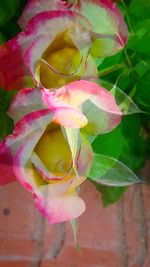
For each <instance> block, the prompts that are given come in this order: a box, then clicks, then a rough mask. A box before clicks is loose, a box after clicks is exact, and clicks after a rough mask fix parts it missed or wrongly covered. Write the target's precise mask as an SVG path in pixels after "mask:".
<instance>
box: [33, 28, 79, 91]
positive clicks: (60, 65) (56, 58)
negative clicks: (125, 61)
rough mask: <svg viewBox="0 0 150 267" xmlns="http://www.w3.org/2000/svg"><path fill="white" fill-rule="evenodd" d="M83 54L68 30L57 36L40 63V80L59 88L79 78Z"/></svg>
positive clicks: (43, 83)
mask: <svg viewBox="0 0 150 267" xmlns="http://www.w3.org/2000/svg"><path fill="white" fill-rule="evenodd" d="M80 65H81V55H80V53H79V51H78V49H77V48H76V46H75V45H74V44H73V42H72V40H71V39H70V37H69V35H68V34H67V33H66V32H63V33H61V34H59V35H57V36H56V38H55V39H54V40H53V42H52V43H51V44H50V46H49V47H48V48H47V50H46V51H45V53H44V54H43V56H42V59H41V61H40V63H39V65H38V73H39V74H38V75H39V78H40V82H41V83H42V85H43V86H44V87H46V88H55V87H56V88H57V87H61V86H64V85H66V84H67V83H69V82H71V81H74V80H77V79H79V76H80V75H79V72H80Z"/></svg>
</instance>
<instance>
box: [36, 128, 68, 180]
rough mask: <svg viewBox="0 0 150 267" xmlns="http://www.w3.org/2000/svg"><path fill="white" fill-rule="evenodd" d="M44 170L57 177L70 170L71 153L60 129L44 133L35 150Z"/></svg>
mask: <svg viewBox="0 0 150 267" xmlns="http://www.w3.org/2000/svg"><path fill="white" fill-rule="evenodd" d="M35 151H36V153H37V154H38V156H39V158H40V159H41V161H42V162H43V163H44V165H45V166H46V168H47V169H48V170H49V171H50V172H53V173H55V174H57V175H63V174H66V173H67V172H68V171H69V170H70V168H71V162H72V158H71V152H70V148H69V145H68V143H67V141H66V139H65V138H64V136H63V134H62V132H61V130H60V129H56V130H55V129H54V130H50V131H46V132H45V133H44V134H43V135H42V137H41V139H40V140H39V142H38V144H37V145H36V148H35Z"/></svg>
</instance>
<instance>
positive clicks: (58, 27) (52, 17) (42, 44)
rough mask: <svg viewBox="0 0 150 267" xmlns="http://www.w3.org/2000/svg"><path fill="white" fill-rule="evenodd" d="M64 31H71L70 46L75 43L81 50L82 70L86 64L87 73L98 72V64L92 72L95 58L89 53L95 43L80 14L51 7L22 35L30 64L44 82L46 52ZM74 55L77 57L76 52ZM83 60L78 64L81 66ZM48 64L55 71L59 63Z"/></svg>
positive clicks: (94, 74) (36, 77) (25, 52)
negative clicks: (80, 19)
mask: <svg viewBox="0 0 150 267" xmlns="http://www.w3.org/2000/svg"><path fill="white" fill-rule="evenodd" d="M63 32H64V33H65V32H68V36H69V40H67V41H66V42H68V47H70V46H71V47H72V43H73V44H74V46H73V47H74V48H76V49H77V50H78V51H79V54H80V57H81V63H80V64H81V65H82V66H81V70H82V69H83V67H84V69H85V70H86V73H85V75H86V76H94V77H95V76H97V72H96V68H94V69H93V70H92V72H91V73H89V69H90V67H89V65H90V63H91V59H87V56H88V51H89V49H90V46H91V37H90V35H89V32H88V31H87V30H85V29H84V28H83V27H81V25H79V24H78V22H77V15H76V14H75V13H73V12H71V11H64V12H63V11H58V10H57V11H47V12H43V13H40V14H38V15H36V16H35V17H34V18H33V19H32V20H31V21H30V22H29V24H28V26H27V28H26V30H25V32H24V33H23V34H20V36H19V37H18V40H19V42H20V44H22V48H23V50H24V57H25V62H26V65H27V66H28V68H29V69H30V71H31V74H32V75H33V76H34V78H35V80H36V81H37V82H38V83H40V77H39V76H40V68H41V65H42V66H43V64H45V62H44V60H43V59H42V57H43V55H44V52H45V51H46V49H47V48H48V47H49V45H50V44H51V43H52V42H53V41H54V40H55V38H56V36H58V35H59V34H62V33H63ZM67 38H68V37H66V39H67ZM70 40H71V41H70ZM24 42H25V43H26V47H24ZM70 42H71V43H70ZM74 57H76V53H75V55H74ZM72 60H73V59H72ZM74 60H76V58H74ZM80 64H79V67H78V68H79V69H80ZM92 64H94V63H92ZM46 67H47V68H50V67H51V68H52V69H54V72H55V67H53V66H48V65H46ZM78 68H77V70H76V71H77V72H78V71H79V70H78ZM82 72H83V71H82ZM58 73H59V72H58ZM56 74H57V69H56ZM69 75H71V74H68V79H69V78H70V76H69ZM77 75H78V74H77ZM81 75H82V74H81ZM60 76H61V74H60ZM79 76H80V72H79ZM83 76H84V72H83ZM58 77H59V76H58ZM45 87H47V86H45ZM48 88H50V87H48Z"/></svg>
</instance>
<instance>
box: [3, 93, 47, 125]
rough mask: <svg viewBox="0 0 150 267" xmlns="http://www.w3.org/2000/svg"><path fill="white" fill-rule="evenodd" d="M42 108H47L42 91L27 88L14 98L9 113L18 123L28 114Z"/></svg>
mask: <svg viewBox="0 0 150 267" xmlns="http://www.w3.org/2000/svg"><path fill="white" fill-rule="evenodd" d="M41 109H46V105H44V103H43V101H42V95H41V91H40V90H38V89H35V88H25V89H23V90H21V91H20V92H18V94H17V95H16V96H15V97H14V98H13V101H12V102H11V104H10V107H9V109H8V111H7V114H8V115H9V117H11V118H12V119H13V121H14V123H15V124H16V123H17V122H18V121H19V120H20V119H22V118H23V117H24V116H26V115H27V114H29V113H31V112H33V111H38V110H41Z"/></svg>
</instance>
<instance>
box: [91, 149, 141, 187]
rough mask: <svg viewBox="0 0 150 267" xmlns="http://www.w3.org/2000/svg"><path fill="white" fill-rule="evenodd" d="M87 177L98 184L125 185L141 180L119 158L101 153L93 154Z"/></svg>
mask: <svg viewBox="0 0 150 267" xmlns="http://www.w3.org/2000/svg"><path fill="white" fill-rule="evenodd" d="M89 178H90V179H91V180H92V181H94V182H97V183H98V184H103V185H109V186H127V185H131V184H135V183H140V182H141V180H140V179H139V178H138V177H137V176H136V175H135V174H134V173H133V172H132V171H131V170H130V169H129V168H128V167H127V166H126V165H124V164H123V163H122V162H120V161H119V160H117V159H115V158H113V157H109V156H106V155H102V154H95V155H94V159H93V165H92V168H91V170H90V173H89Z"/></svg>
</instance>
